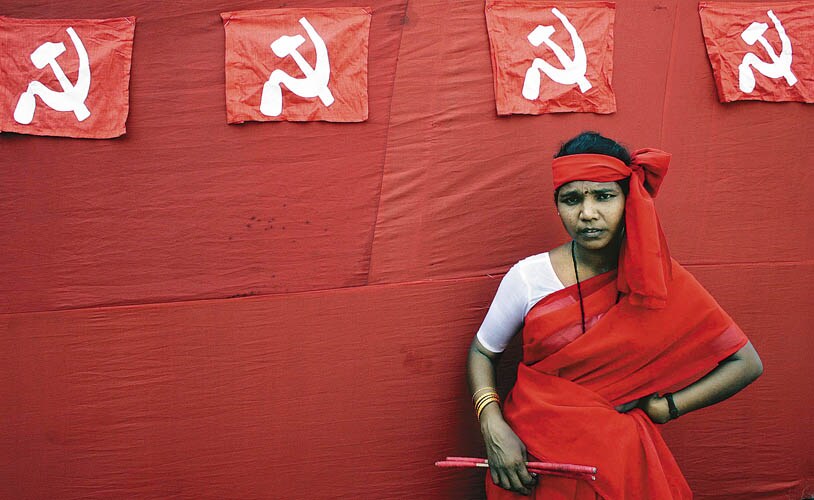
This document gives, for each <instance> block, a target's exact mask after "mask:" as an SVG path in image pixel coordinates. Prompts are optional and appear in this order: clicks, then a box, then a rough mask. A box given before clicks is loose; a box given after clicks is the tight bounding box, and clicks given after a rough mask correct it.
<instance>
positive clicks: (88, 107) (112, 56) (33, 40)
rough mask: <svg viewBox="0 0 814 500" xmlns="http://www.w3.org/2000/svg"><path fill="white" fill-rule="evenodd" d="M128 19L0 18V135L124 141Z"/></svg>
mask: <svg viewBox="0 0 814 500" xmlns="http://www.w3.org/2000/svg"><path fill="white" fill-rule="evenodd" d="M135 27H136V18H135V17H120V18H115V19H12V18H8V17H0V47H3V50H2V51H0V67H2V68H3V71H2V72H0V110H2V112H0V130H2V131H3V132H17V133H20V134H34V135H55V136H65V137H84V138H93V139H107V138H111V137H118V136H120V135H122V134H124V133H125V126H124V124H125V121H126V120H127V113H128V110H129V105H128V98H129V86H130V59H131V56H132V52H133V33H134V31H135Z"/></svg>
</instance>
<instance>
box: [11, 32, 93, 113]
mask: <svg viewBox="0 0 814 500" xmlns="http://www.w3.org/2000/svg"><path fill="white" fill-rule="evenodd" d="M65 31H67V32H68V35H69V36H70V37H71V41H73V44H74V47H76V53H77V54H78V55H79V75H78V76H77V78H76V85H74V84H72V83H71V81H70V80H68V77H67V76H65V72H64V71H62V67H61V66H60V65H59V63H58V62H57V57H59V56H60V55H61V54H62V53H63V52H65V44H64V43H62V42H59V43H54V42H45V43H43V44H42V45H40V46H39V47H37V48H36V49H35V50H34V52H32V53H31V62H33V63H34V66H36V67H37V69H43V68H44V67H45V66H50V67H51V71H53V72H54V75H55V76H56V77H57V80H58V81H59V84H60V85H61V86H62V92H57V91H54V90H51V89H49V88H48V87H46V86H45V85H43V84H42V83H40V82H39V81H36V80H35V81H33V82H31V83H29V84H28V89H27V90H26V91H25V92H23V93H22V94H21V95H20V99H19V100H18V101H17V107H16V108H15V109H14V119H15V120H16V121H17V122H18V123H22V124H23V125H28V124H29V123H31V120H33V119H34V110H35V109H36V107H37V101H36V100H35V99H34V96H40V99H42V102H44V103H45V104H46V105H47V106H48V107H50V108H52V109H54V110H56V111H73V114H74V115H76V119H77V120H79V121H80V122H81V121H83V120H85V119H87V118H88V117H89V116H90V111H89V110H88V108H87V106H85V99H87V98H88V90H90V61H89V60H88V53H87V51H86V50H85V46H84V45H83V44H82V40H81V39H80V38H79V36H77V34H76V32H75V31H74V29H73V28H68V29H66V30H65Z"/></svg>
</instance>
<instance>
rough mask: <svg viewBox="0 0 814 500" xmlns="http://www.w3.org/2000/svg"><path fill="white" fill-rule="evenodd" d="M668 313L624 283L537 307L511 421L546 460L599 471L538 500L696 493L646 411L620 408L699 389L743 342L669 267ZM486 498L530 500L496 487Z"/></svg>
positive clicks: (594, 281) (607, 280)
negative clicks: (634, 298) (646, 303)
mask: <svg viewBox="0 0 814 500" xmlns="http://www.w3.org/2000/svg"><path fill="white" fill-rule="evenodd" d="M671 271H672V273H671V274H672V276H671V278H670V279H669V284H668V287H667V289H668V292H667V301H666V306H665V307H664V308H662V309H647V308H643V307H639V306H636V305H633V304H631V303H630V300H629V298H628V296H627V295H623V296H621V297H619V294H618V292H617V286H616V273H615V272H610V273H606V274H603V275H600V276H596V277H594V278H591V279H590V280H587V281H585V282H583V283H581V287H582V296H583V305H584V308H585V320H586V332H585V333H584V334H583V333H582V325H581V316H580V305H579V296H578V294H577V287H576V286H571V287H568V288H565V289H563V290H560V291H558V292H556V293H553V294H551V295H549V296H548V297H546V298H545V299H543V300H542V301H540V302H539V303H538V304H536V305H535V306H534V307H533V308H532V310H531V311H529V313H528V315H527V316H526V320H525V326H524V328H523V360H522V362H521V363H520V365H519V367H518V374H517V383H516V384H515V386H514V388H513V389H512V391H511V392H510V394H509V395H508V397H507V399H506V402H505V404H504V407H503V415H504V418H505V419H506V421H507V422H508V423H509V425H510V426H511V427H512V429H513V430H514V431H515V432H516V433H517V435H518V436H519V437H520V439H521V440H522V441H523V443H525V445H526V447H527V448H528V452H529V454H531V455H532V456H534V457H536V458H537V459H540V460H545V461H552V462H565V463H573V464H583V465H595V466H596V467H597V468H598V473H597V475H596V481H587V482H586V481H579V480H573V479H567V478H560V477H549V476H541V477H540V479H539V482H538V485H537V486H536V487H535V489H534V491H533V494H532V498H535V499H545V500H558V499H588V498H590V499H594V498H605V499H608V500H622V499H637V498H642V499H658V500H661V499H686V498H692V492H691V491H690V488H689V486H688V485H687V482H686V480H685V479H684V476H683V475H682V474H681V471H680V470H679V468H678V464H677V463H676V461H675V459H674V458H673V456H672V454H671V453H670V450H669V449H668V448H667V445H666V444H665V443H664V441H663V440H662V437H661V433H660V432H659V430H658V427H657V426H656V425H655V424H653V423H652V422H651V421H650V419H649V418H648V417H647V415H646V414H645V413H644V412H643V411H642V410H639V409H634V410H632V411H630V412H628V413H619V412H617V411H616V410H615V409H614V408H615V406H618V405H621V404H623V403H627V402H629V401H632V400H634V399H637V398H640V397H643V396H648V395H650V394H653V393H655V392H659V393H662V392H664V391H668V390H673V389H678V388H681V387H684V386H686V385H687V384H689V383H691V382H693V381H694V380H697V379H698V378H700V377H701V376H703V375H704V374H706V373H708V372H709V371H710V370H712V369H713V368H715V366H717V364H718V363H719V362H721V361H722V360H724V359H725V358H727V357H728V356H730V355H731V354H733V353H735V352H736V351H737V350H739V349H740V348H741V347H743V346H744V345H745V344H746V342H747V339H746V336H745V335H744V334H743V332H742V331H741V330H740V328H738V326H737V325H735V323H734V322H733V321H732V319H731V318H730V317H729V316H728V315H727V314H726V313H725V312H724V311H723V310H722V309H721V308H720V306H719V305H718V304H717V303H716V302H715V300H714V299H713V298H712V297H711V296H710V295H709V293H708V292H707V291H706V290H704V288H703V287H702V286H701V285H700V284H699V283H698V282H697V281H696V280H695V278H693V276H692V275H690V273H689V272H687V271H686V270H685V269H684V268H683V267H681V266H680V265H679V264H678V263H676V262H675V261H672V269H671ZM486 485H487V496H488V498H489V499H490V500H494V499H518V498H528V497H523V496H521V495H517V494H514V493H511V492H509V491H507V490H504V489H502V488H500V487H498V486H496V485H495V484H494V483H493V482H492V480H491V477H490V476H489V475H488V474H487V479H486Z"/></svg>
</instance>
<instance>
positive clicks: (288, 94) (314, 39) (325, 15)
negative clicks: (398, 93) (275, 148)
mask: <svg viewBox="0 0 814 500" xmlns="http://www.w3.org/2000/svg"><path fill="white" fill-rule="evenodd" d="M372 16H373V11H372V9H371V8H369V7H331V8H287V9H265V10H247V11H235V12H223V13H221V18H222V19H223V27H224V31H225V33H226V120H227V122H228V123H243V122H245V121H329V122H362V121H365V120H367V117H368V91H367V88H368V84H367V74H368V65H367V59H368V38H369V35H370V23H371V19H372ZM273 94H276V99H275V98H273V97H272V95H273ZM272 101H276V102H277V104H276V106H275V105H273V104H271V103H272ZM264 102H265V103H266V104H264Z"/></svg>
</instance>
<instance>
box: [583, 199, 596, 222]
mask: <svg viewBox="0 0 814 500" xmlns="http://www.w3.org/2000/svg"><path fill="white" fill-rule="evenodd" d="M597 214H598V212H597V211H596V207H595V206H594V203H593V202H592V201H590V200H585V201H584V202H583V203H582V210H580V212H579V215H580V218H582V219H583V220H593V219H595V218H596V216H597Z"/></svg>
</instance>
